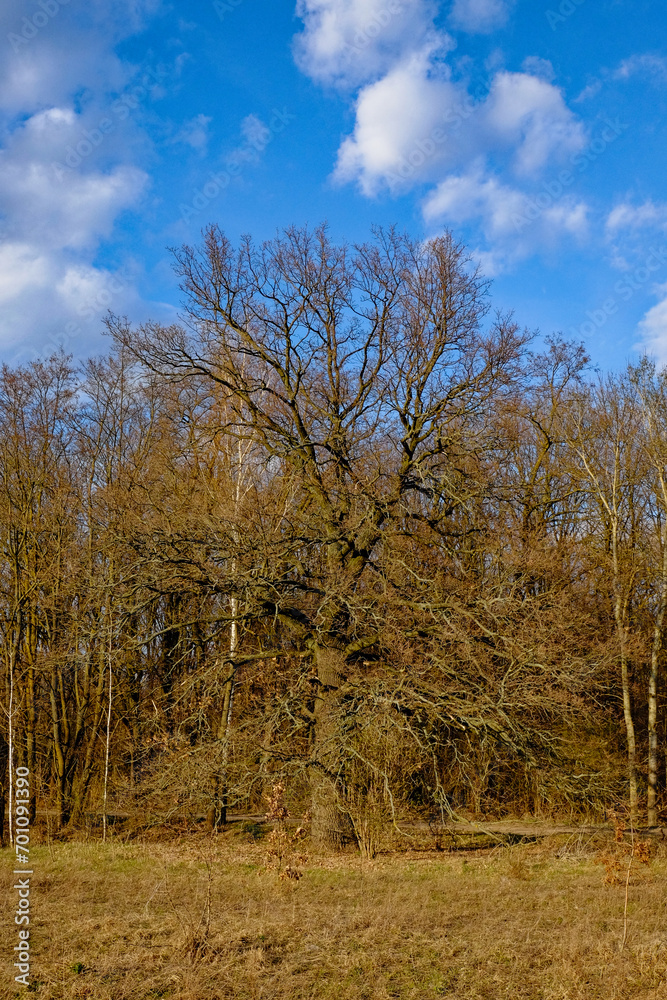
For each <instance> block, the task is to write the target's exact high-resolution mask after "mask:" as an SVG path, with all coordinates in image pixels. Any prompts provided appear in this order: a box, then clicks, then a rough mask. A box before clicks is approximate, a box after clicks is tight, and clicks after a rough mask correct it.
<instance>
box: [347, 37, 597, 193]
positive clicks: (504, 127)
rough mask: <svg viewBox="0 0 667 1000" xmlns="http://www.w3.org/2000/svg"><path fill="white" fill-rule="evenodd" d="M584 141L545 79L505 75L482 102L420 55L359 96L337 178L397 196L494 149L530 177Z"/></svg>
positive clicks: (427, 54)
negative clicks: (508, 156) (507, 154)
mask: <svg viewBox="0 0 667 1000" xmlns="http://www.w3.org/2000/svg"><path fill="white" fill-rule="evenodd" d="M434 136H435V137H436V139H435V141H434ZM585 142H586V136H585V131H584V129H583V126H582V124H581V123H580V122H579V120H578V119H577V118H576V117H575V115H574V114H573V113H572V112H571V111H570V110H569V109H568V108H567V106H566V105H565V102H564V100H563V96H562V93H561V92H560V90H559V89H558V88H557V87H555V86H553V84H551V83H548V82H547V81H546V80H544V79H543V78H541V77H536V76H531V75H530V74H527V73H508V72H505V71H502V72H500V73H497V74H496V76H495V77H494V79H493V82H492V85H491V89H490V92H489V94H488V96H487V97H486V99H480V100H477V101H475V100H474V99H473V98H472V97H471V96H470V94H469V93H468V91H467V90H466V89H465V88H464V87H463V86H462V85H461V84H457V83H454V82H452V80H451V78H450V75H449V73H448V72H447V71H446V69H445V68H444V67H443V66H442V65H441V64H440V65H438V64H436V63H434V61H433V58H432V55H431V53H430V52H429V51H428V50H424V51H422V52H420V53H416V54H414V55H412V56H410V57H409V58H406V59H404V60H403V61H402V62H400V63H398V64H397V65H396V66H395V67H394V68H393V69H392V70H391V71H390V72H388V73H387V74H386V75H385V76H384V77H382V79H380V80H378V81H377V82H376V83H373V84H369V85H368V86H367V87H364V88H363V89H362V90H361V93H360V94H359V97H358V98H357V103H356V121H355V126H354V131H353V133H352V135H350V136H348V137H347V138H346V139H345V140H344V141H343V143H342V145H341V147H340V150H339V153H338V161H337V164H336V169H335V172H334V177H335V179H336V180H337V181H339V182H347V181H356V182H358V184H359V187H360V189H361V190H362V192H363V193H364V194H366V195H369V196H372V195H374V194H376V193H377V191H378V190H379V189H380V188H381V187H382V186H383V185H386V186H387V187H389V188H390V190H394V191H395V190H397V189H398V188H400V187H401V186H402V187H406V186H408V185H410V184H419V183H422V182H424V181H432V180H437V179H439V178H441V177H442V175H443V172H445V171H446V170H447V169H452V168H456V167H459V166H461V165H463V164H464V163H468V162H470V160H471V158H474V157H476V156H480V155H487V154H489V153H492V152H494V151H495V152H504V151H509V152H510V154H511V156H512V164H513V169H514V171H515V172H516V173H517V174H518V175H519V176H523V177H534V176H535V175H536V174H538V173H539V172H540V171H541V170H542V169H543V168H544V167H545V166H546V165H547V164H552V163H554V162H559V161H562V160H565V159H566V158H567V157H569V156H571V155H572V154H573V153H575V152H578V151H579V150H580V149H582V148H583V146H584V145H585Z"/></svg>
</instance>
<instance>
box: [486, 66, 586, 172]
mask: <svg viewBox="0 0 667 1000" xmlns="http://www.w3.org/2000/svg"><path fill="white" fill-rule="evenodd" d="M485 124H486V126H487V128H488V130H489V133H490V136H493V135H495V136H496V137H497V139H498V140H499V141H500V142H502V143H505V144H509V145H511V146H513V147H514V149H515V154H514V163H515V168H516V170H517V171H518V172H519V173H520V174H524V175H531V174H535V173H536V172H538V171H539V170H541V169H542V168H543V167H544V166H545V165H546V164H547V163H549V162H553V160H554V159H565V158H566V157H568V156H571V155H572V154H573V153H576V152H578V151H579V150H581V149H583V147H584V146H585V144H586V135H585V131H584V128H583V125H582V124H581V122H580V121H579V120H578V119H577V118H576V116H575V115H574V114H573V113H572V111H570V109H569V108H568V107H567V105H566V104H565V101H564V99H563V95H562V93H561V91H560V90H559V89H558V87H555V86H553V84H551V83H548V82H547V81H546V80H544V79H541V78H539V77H536V76H531V75H530V74H529V73H508V72H501V73H497V74H496V76H495V78H494V80H493V83H492V86H491V92H490V94H489V98H488V101H487V102H486V107H485Z"/></svg>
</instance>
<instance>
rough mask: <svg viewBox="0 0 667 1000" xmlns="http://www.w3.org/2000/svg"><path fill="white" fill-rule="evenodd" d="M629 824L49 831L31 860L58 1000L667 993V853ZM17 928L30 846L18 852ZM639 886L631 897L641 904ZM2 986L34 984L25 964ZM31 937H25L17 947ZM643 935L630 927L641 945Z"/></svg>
mask: <svg viewBox="0 0 667 1000" xmlns="http://www.w3.org/2000/svg"><path fill="white" fill-rule="evenodd" d="M628 840H629V838H628V837H627V836H626V838H625V840H624V842H623V843H618V842H615V841H614V837H613V831H607V832H605V831H602V832H598V833H594V834H586V835H583V834H581V835H579V836H572V835H565V834H561V835H553V836H548V837H541V838H539V839H535V840H528V841H527V842H526V841H524V842H521V843H515V844H510V843H507V842H506V843H499V842H495V843H494V842H493V841H492V840H486V841H485V840H482V841H481V846H480V844H479V842H478V841H475V842H473V841H472V839H471V838H468V839H466V838H465V837H460V838H459V839H458V841H457V843H456V845H454V848H453V849H444V850H443V849H440V850H436V849H434V846H433V843H428V842H426V840H425V841H424V843H421V844H420V843H419V842H418V841H414V840H413V841H408V842H407V843H406V842H401V843H399V844H394V845H393V849H387V850H385V851H381V852H380V853H379V854H378V855H377V856H376V857H375V858H374V859H372V860H364V859H363V858H361V857H360V856H359V854H358V853H356V852H353V851H352V850H350V852H349V853H342V854H338V855H334V854H313V853H312V851H311V849H310V848H309V844H308V842H307V840H300V839H297V840H294V838H293V834H292V833H291V831H289V832H288V834H281V832H280V831H279V830H273V831H268V830H267V828H265V827H261V826H259V825H258V824H253V823H246V824H243V825H241V824H236V825H235V827H234V828H233V829H232V830H230V831H228V832H226V833H225V834H220V835H218V836H217V837H216V838H214V839H212V838H211V837H208V836H205V835H202V834H184V835H180V836H177V835H175V836H174V837H173V838H172V839H170V840H154V841H153V840H148V839H146V840H132V841H130V840H128V841H125V840H123V839H122V838H120V837H118V836H115V837H112V838H111V839H109V840H108V841H107V842H106V843H104V844H102V843H100V842H99V841H97V840H92V839H89V840H88V841H83V840H79V841H76V840H73V841H70V842H49V843H45V844H43V845H41V846H38V847H36V848H34V850H33V852H32V856H31V864H32V866H33V869H34V873H35V874H34V877H33V883H32V904H31V905H32V914H33V916H32V920H31V945H32V949H31V951H32V961H31V973H30V976H31V984H30V986H29V987H28V991H29V992H31V993H35V994H36V995H37V996H39V997H42V998H44V1000H80V998H84V997H90V998H92V1000H149V998H169V1000H177V998H178V1000H181V998H182V1000H204V998H206V1000H223V998H225V1000H226V998H230V1000H231V998H235V1000H288V998H289V1000H306V998H318V1000H329V998H336V1000H360V998H369V1000H370V998H373V1000H385V998H386V1000H388V998H405V1000H408V998H415V1000H417V998H419V1000H422V998H423V1000H426V998H431V997H452V998H459V1000H464V998H465V1000H473V998H475V1000H499V998H504V997H507V998H512V1000H522V998H526V1000H529V998H530V1000H536V998H541V1000H542V998H543V1000H578V998H597V997H600V998H602V997H604V998H605V1000H613V998H626V997H633V998H634V997H636V998H646V1000H648V998H659V997H667V903H666V898H665V892H664V887H665V876H666V875H667V849H666V848H665V846H664V845H663V842H662V841H661V840H659V839H658V840H652V841H651V843H650V844H648V842H646V846H644V847H639V848H638V847H637V843H635V849H634V855H633V854H632V848H631V845H630V843H629V842H628ZM2 856H3V861H4V862H5V863H4V864H3V870H5V872H7V875H6V877H5V879H4V888H3V890H2V897H3V898H2V909H3V911H4V915H3V926H4V927H5V928H11V920H12V915H11V911H12V908H13V906H14V902H15V901H14V896H15V893H13V892H12V890H11V875H10V874H9V872H10V871H11V868H12V861H13V855H12V854H11V853H10V851H9V849H5V850H3V851H2ZM626 895H627V902H626ZM13 936H14V935H13V934H12V933H11V931H10V933H9V934H4V933H3V942H4V944H3V950H4V949H6V950H5V955H4V956H3V963H2V965H3V971H2V977H3V978H2V980H1V981H0V995H1V996H2V997H7V998H13V997H19V996H21V997H23V996H25V994H26V992H27V991H26V989H25V988H24V987H19V986H17V985H16V984H15V983H14V982H13V980H12V975H13V974H12V973H11V971H10V969H9V965H10V963H11V960H10V961H7V958H8V953H9V952H10V947H11V943H13ZM8 938H12V942H11V943H10V942H8ZM624 938H625V941H624Z"/></svg>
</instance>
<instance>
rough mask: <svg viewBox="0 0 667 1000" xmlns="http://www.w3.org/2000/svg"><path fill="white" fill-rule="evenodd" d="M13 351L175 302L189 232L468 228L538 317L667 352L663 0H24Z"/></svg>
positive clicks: (168, 310) (588, 336)
mask: <svg viewBox="0 0 667 1000" xmlns="http://www.w3.org/2000/svg"><path fill="white" fill-rule="evenodd" d="M0 48H1V49H2V57H1V58H0V236H1V241H0V358H1V359H2V360H5V361H8V362H11V363H16V362H25V361H29V360H31V359H33V358H35V357H39V356H44V355H47V354H49V353H52V352H53V350H55V349H57V348H59V347H62V348H64V349H65V350H66V351H67V352H71V353H73V354H74V355H75V357H77V358H82V357H85V356H86V355H88V354H94V353H98V352H100V351H104V350H106V349H107V348H108V344H107V342H106V341H105V339H104V337H103V336H102V334H101V330H102V319H103V317H104V315H105V313H106V311H107V309H111V310H112V311H113V312H115V313H118V314H122V315H127V316H128V317H129V318H130V319H131V320H133V321H136V322H141V321H143V320H147V319H149V318H151V319H157V320H160V321H164V322H172V321H174V320H176V319H177V316H178V309H179V302H180V293H179V290H178V287H177V283H176V280H175V278H174V275H173V273H172V270H171V258H170V255H169V251H168V249H167V248H168V247H173V246H178V245H180V244H182V243H184V242H188V243H196V242H197V240H198V239H199V234H200V231H201V229H202V228H203V227H204V226H206V225H207V224H208V223H209V222H217V223H219V224H220V225H221V226H222V228H223V229H224V230H225V231H226V232H227V233H228V235H229V236H230V237H232V239H234V240H236V239H238V237H239V236H240V235H241V234H243V233H251V234H252V235H253V236H254V237H255V238H256V239H257V240H263V239H267V238H270V237H272V236H273V235H274V234H275V232H276V230H277V229H280V228H282V227H285V226H288V225H290V224H293V223H295V224H298V225H301V224H306V223H307V224H309V225H311V226H314V225H316V224H317V223H319V222H321V221H323V220H326V221H328V223H329V225H330V228H331V231H332V233H333V235H334V236H335V237H337V238H341V239H348V240H351V241H360V240H363V239H364V238H366V236H367V235H368V233H369V229H370V227H371V226H372V225H373V224H381V225H390V224H394V223H395V224H397V225H398V226H399V227H401V228H403V229H407V230H408V231H409V232H410V233H412V234H413V235H414V236H416V237H420V238H421V237H425V236H429V235H434V234H437V233H439V232H442V230H443V229H444V228H449V229H451V230H452V231H453V232H454V233H455V235H456V236H457V237H458V238H459V239H461V240H462V241H463V242H465V243H466V244H467V246H468V247H469V249H470V251H471V253H472V254H473V255H474V257H475V258H476V259H478V260H479V262H480V265H481V267H482V269H483V271H484V273H485V274H487V275H488V276H489V277H491V278H492V279H493V284H492V300H493V304H494V306H496V307H497V308H499V309H501V310H503V311H505V310H508V309H512V310H513V311H514V314H515V317H516V319H517V321H518V322H519V323H520V325H521V326H527V327H528V328H529V329H531V330H539V331H540V333H541V334H542V335H548V334H551V333H554V332H556V331H562V332H563V333H564V335H565V336H566V337H568V338H575V339H577V340H581V341H583V342H584V343H585V344H586V346H587V348H588V350H589V352H590V354H591V356H592V358H593V361H594V362H595V363H596V364H598V365H599V366H600V367H601V368H603V369H607V368H611V369H618V368H621V367H623V366H624V365H625V363H626V362H627V361H628V360H630V359H633V358H636V356H637V353H638V352H643V351H645V350H646V351H648V352H649V353H651V354H653V355H654V356H655V357H656V358H657V359H658V361H659V362H667V184H666V180H665V176H666V175H665V163H666V162H667V137H666V132H665V124H664V123H665V120H666V115H665V112H666V110H667V16H666V15H665V11H664V7H663V4H662V3H661V2H659V0H550V2H546V3H544V4H543V3H542V2H541V0H448V2H446V3H445V2H436V0H288V2H276V0H215V2H213V0H193V2H191V3H189V4H187V5H186V4H184V3H180V4H177V3H168V2H162V0H86V2H85V3H84V0H67V2H63V0H4V2H3V5H2V10H1V11H0Z"/></svg>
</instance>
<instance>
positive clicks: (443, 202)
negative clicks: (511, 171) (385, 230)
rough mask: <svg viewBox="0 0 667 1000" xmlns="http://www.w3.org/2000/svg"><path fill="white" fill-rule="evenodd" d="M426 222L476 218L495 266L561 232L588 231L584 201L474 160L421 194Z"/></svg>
mask: <svg viewBox="0 0 667 1000" xmlns="http://www.w3.org/2000/svg"><path fill="white" fill-rule="evenodd" d="M422 210H423V214H424V219H425V220H426V222H427V223H429V224H431V225H433V224H435V223H445V224H447V225H461V224H463V223H470V222H472V223H475V224H478V226H479V228H480V229H481V232H482V234H483V236H484V237H485V239H486V240H487V242H488V243H489V244H490V245H492V246H493V248H494V253H493V254H492V255H491V256H487V265H490V266H492V268H493V270H494V271H497V270H498V269H500V268H501V267H503V266H506V265H511V264H512V263H514V262H515V261H517V260H520V259H522V258H524V257H526V256H527V255H528V254H529V253H531V252H533V251H534V250H535V249H536V248H537V247H538V246H544V245H546V246H548V247H554V246H556V245H557V244H558V242H559V241H560V240H561V239H562V238H563V237H574V238H576V239H581V238H582V237H584V236H585V235H586V232H587V225H588V223H587V214H588V208H587V206H586V204H585V203H584V202H582V201H580V200H578V199H576V198H575V197H573V196H571V195H565V194H562V193H561V194H560V196H555V195H554V196H549V195H547V194H546V192H545V191H544V190H543V191H541V192H539V193H538V194H537V195H534V194H530V193H527V192H525V191H521V190H519V189H517V188H515V187H512V186H511V185H509V184H506V183H503V182H502V181H500V180H499V179H498V177H496V176H495V175H493V174H491V173H489V172H488V170H486V169H485V167H484V164H483V163H481V162H477V163H476V164H474V165H473V166H472V167H471V168H470V169H469V170H467V171H466V172H463V173H460V174H455V175H450V176H449V177H447V178H446V179H445V180H443V181H441V182H440V184H438V185H437V187H436V188H435V189H434V190H433V191H431V192H430V193H429V194H428V195H427V197H426V198H425V199H424V202H423V205H422Z"/></svg>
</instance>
